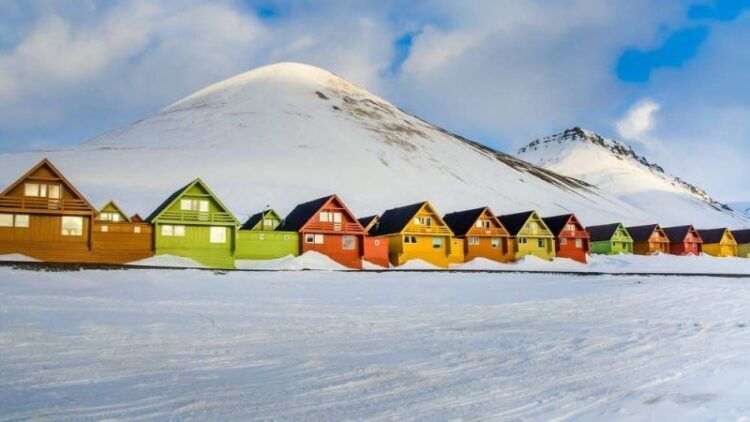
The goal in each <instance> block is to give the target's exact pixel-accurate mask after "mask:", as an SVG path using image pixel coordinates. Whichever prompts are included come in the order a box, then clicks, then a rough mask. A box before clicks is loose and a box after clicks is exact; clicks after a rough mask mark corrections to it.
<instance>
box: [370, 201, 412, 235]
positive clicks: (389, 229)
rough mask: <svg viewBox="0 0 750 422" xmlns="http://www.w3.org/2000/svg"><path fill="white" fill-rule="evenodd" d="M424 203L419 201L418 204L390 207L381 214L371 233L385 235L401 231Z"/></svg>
mask: <svg viewBox="0 0 750 422" xmlns="http://www.w3.org/2000/svg"><path fill="white" fill-rule="evenodd" d="M423 205H424V202H418V203H416V204H411V205H406V206H403V207H398V208H391V209H389V210H388V211H386V212H384V213H383V215H381V216H380V221H378V224H376V225H375V227H373V228H372V230H370V234H371V235H373V236H383V235H387V234H394V233H400V232H401V231H402V230H403V229H404V227H406V225H407V224H409V220H411V218H412V217H414V215H415V214H416V213H417V212H418V211H419V210H420V209H421V208H422V206H423Z"/></svg>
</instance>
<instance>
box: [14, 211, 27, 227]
mask: <svg viewBox="0 0 750 422" xmlns="http://www.w3.org/2000/svg"><path fill="white" fill-rule="evenodd" d="M29 223H30V221H29V216H28V214H16V227H22V228H26V227H29Z"/></svg>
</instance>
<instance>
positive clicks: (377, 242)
mask: <svg viewBox="0 0 750 422" xmlns="http://www.w3.org/2000/svg"><path fill="white" fill-rule="evenodd" d="M372 243H373V244H375V246H380V239H375V241H374V242H372Z"/></svg>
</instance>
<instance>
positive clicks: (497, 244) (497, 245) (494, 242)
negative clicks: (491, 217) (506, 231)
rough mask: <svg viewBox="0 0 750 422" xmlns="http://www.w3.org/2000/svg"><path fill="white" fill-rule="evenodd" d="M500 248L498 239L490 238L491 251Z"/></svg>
mask: <svg viewBox="0 0 750 422" xmlns="http://www.w3.org/2000/svg"><path fill="white" fill-rule="evenodd" d="M499 247H500V238H499V237H493V238H492V249H497V248H499Z"/></svg>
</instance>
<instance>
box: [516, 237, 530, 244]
mask: <svg viewBox="0 0 750 422" xmlns="http://www.w3.org/2000/svg"><path fill="white" fill-rule="evenodd" d="M528 241H529V240H528V239H526V238H525V237H520V238H518V243H519V244H521V245H525V244H526V243H528Z"/></svg>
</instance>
